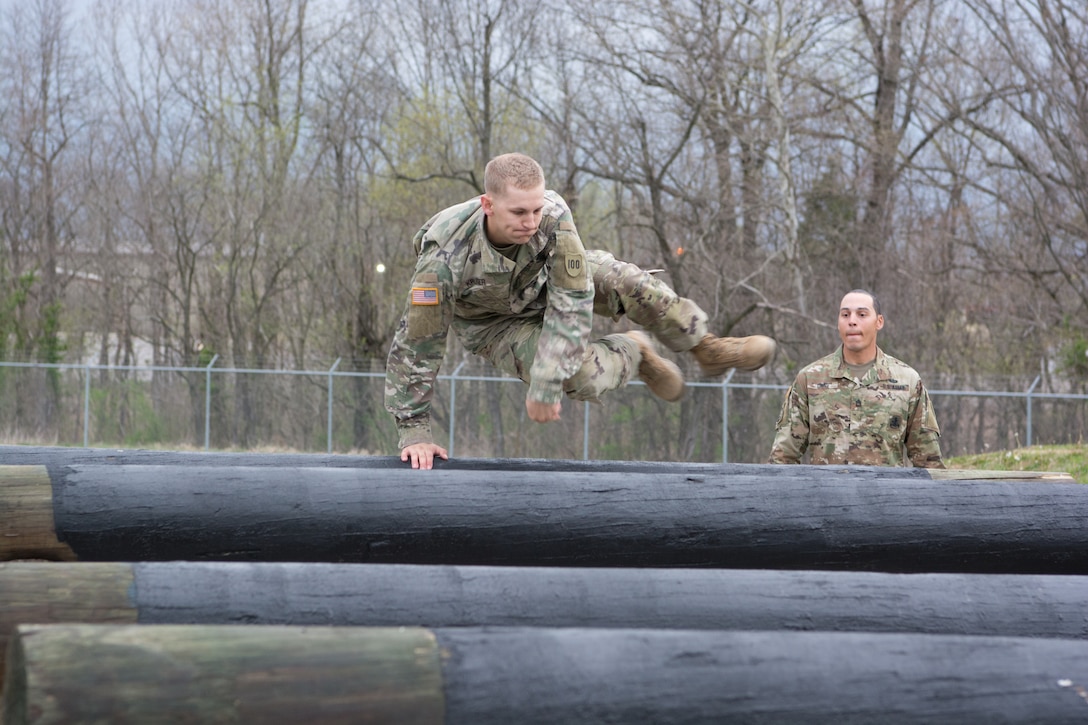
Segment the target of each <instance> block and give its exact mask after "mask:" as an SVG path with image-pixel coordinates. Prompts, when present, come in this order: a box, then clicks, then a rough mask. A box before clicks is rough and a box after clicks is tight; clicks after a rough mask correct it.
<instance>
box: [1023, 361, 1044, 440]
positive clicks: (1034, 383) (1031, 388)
mask: <svg viewBox="0 0 1088 725" xmlns="http://www.w3.org/2000/svg"><path fill="white" fill-rule="evenodd" d="M1041 379H1042V376H1041V375H1036V376H1035V380H1033V381H1032V383H1031V387H1030V388H1028V392H1027V396H1028V441H1027V443H1028V448H1031V394H1032V393H1033V392H1035V386H1036V385H1038V384H1039V381H1040V380H1041Z"/></svg>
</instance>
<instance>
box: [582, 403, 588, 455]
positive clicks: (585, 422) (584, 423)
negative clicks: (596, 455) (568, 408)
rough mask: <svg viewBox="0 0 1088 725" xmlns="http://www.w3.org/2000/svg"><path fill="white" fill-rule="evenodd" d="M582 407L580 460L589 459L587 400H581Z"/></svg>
mask: <svg viewBox="0 0 1088 725" xmlns="http://www.w3.org/2000/svg"><path fill="white" fill-rule="evenodd" d="M582 405H583V407H584V411H583V416H582V460H583V461H588V460H589V401H588V400H586V401H583V402H582Z"/></svg>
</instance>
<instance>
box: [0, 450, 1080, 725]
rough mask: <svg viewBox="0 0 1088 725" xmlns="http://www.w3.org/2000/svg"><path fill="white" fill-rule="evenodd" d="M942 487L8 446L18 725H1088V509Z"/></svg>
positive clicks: (5, 709) (990, 487)
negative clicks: (838, 723) (422, 467)
mask: <svg viewBox="0 0 1088 725" xmlns="http://www.w3.org/2000/svg"><path fill="white" fill-rule="evenodd" d="M936 473H937V475H938V476H939V477H940V478H939V480H934V477H933V475H934V472H931V471H927V470H923V469H890V468H869V467H815V466H788V467H779V466H758V465H750V464H694V463H686V464H671V463H653V462H615V461H575V462H572V461H545V460H524V459H516V460H506V459H499V460H476V459H457V460H455V461H449V462H439V463H438V466H437V467H436V469H435V470H434V471H427V472H420V471H412V470H410V469H408V468H407V467H406V466H405V464H403V463H402V462H401V461H400V460H399V458H396V457H351V456H322V455H320V454H300V455H294V454H272V455H267V456H266V455H257V454H207V453H188V454H185V453H182V454H178V453H173V452H158V451H112V450H106V449H59V448H50V449H30V448H13V447H2V446H0V562H3V561H8V562H9V563H6V564H5V563H0V648H2V647H3V645H4V640H7V639H10V643H9V644H10V646H9V647H8V649H7V651H8V652H9V653H10V654H9V656H8V659H7V660H5V659H4V658H3V657H0V671H2V670H3V669H4V668H5V666H6V673H4V675H3V677H4V681H5V683H6V684H5V686H4V690H3V691H2V693H0V700H2V701H0V715H2V719H0V722H4V723H23V722H31V721H33V722H35V723H45V722H61V721H64V722H68V721H81V722H84V721H88V722H94V721H98V722H121V721H127V722H177V721H199V722H238V721H241V722H268V723H277V722H288V721H290V722H308V723H325V722H360V721H370V722H397V723H400V722H445V723H459V722H471V723H490V722H519V723H532V722H549V723H552V722H565V723H579V722H618V721H629V722H659V723H679V722H721V721H734V720H735V721H740V722H821V723H822V722H827V721H829V720H843V721H845V722H890V723H895V722H926V723H934V722H937V723H939V722H950V723H951V722H955V723H960V722H991V721H993V722H1074V721H1076V722H1080V721H1083V719H1084V717H1085V714H1086V713H1088V688H1086V683H1088V673H1086V672H1085V667H1086V664H1085V663H1086V662H1088V657H1086V656H1085V655H1086V654H1088V653H1086V652H1085V647H1086V646H1088V607H1086V606H1085V605H1084V602H1085V601H1088V577H1086V576H1085V575H1088V544H1086V541H1088V526H1086V525H1085V524H1086V523H1088V506H1086V502H1088V487H1086V486H1083V485H1078V484H1074V483H1072V482H1071V479H1070V478H1069V477H1068V476H1067V475H1065V474H1047V473H1043V474H1032V473H1019V472H1013V473H1008V472H996V473H994V472H967V471H947V472H936ZM40 560H52V561H40ZM66 562H78V563H66ZM118 562H121V563H118ZM126 562H127V563H126ZM646 567H650V568H646ZM817 569H818V570H819V571H816V570H817ZM61 622H67V623H68V624H59V623H61ZM17 625H18V628H17V629H16V626H17ZM300 625H301V626H300Z"/></svg>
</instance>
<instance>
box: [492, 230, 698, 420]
mask: <svg viewBox="0 0 1088 725" xmlns="http://www.w3.org/2000/svg"><path fill="white" fill-rule="evenodd" d="M586 260H587V262H588V263H589V269H590V272H591V273H592V275H593V285H594V290H595V293H594V298H593V312H594V314H595V315H599V316H603V317H610V318H612V319H613V320H619V319H620V317H623V316H626V317H627V319H629V320H631V321H632V322H634V323H636V324H638V325H641V326H642V327H643V328H645V329H646V331H647V332H649V333H651V334H652V335H654V337H656V338H657V339H658V340H659V341H660V342H661V344H662V345H664V346H665V347H667V348H668V349H670V350H672V351H674V352H682V351H685V350H690V349H691V348H693V347H695V345H696V344H698V342H699V341H700V340H701V339H702V338H703V336H704V335H705V334H706V333H707V316H706V313H705V312H703V310H702V309H700V308H699V306H698V305H696V304H695V303H694V302H692V301H691V300H689V299H687V298H684V297H680V296H679V295H677V294H676V292H675V291H673V289H672V288H671V287H669V286H668V285H667V284H665V282H663V281H661V280H660V279H658V278H657V277H655V276H654V275H652V274H650V273H649V272H646V271H645V270H643V269H642V268H640V267H638V266H636V265H634V264H630V263H628V262H621V261H619V260H617V259H616V258H615V257H613V256H612V255H611V254H609V253H608V252H603V251H600V250H595V249H590V250H586ZM540 332H541V324H540V320H539V319H531V320H517V319H513V320H509V321H508V323H504V327H503V328H502V329H500V330H497V331H496V330H494V329H492V330H490V331H489V335H488V337H489V339H488V343H487V344H486V345H485V346H484V347H483V348H482V349H480V350H479V351H478V352H479V353H480V354H481V355H483V356H484V357H486V358H487V359H488V360H489V361H491V364H493V365H494V366H495V367H497V368H498V369H499V370H502V371H503V372H505V373H507V374H510V375H516V376H518V377H519V378H521V379H522V380H524V381H525V382H529V370H530V369H531V368H532V365H533V358H534V356H535V355H536V346H537V341H538V340H539V338H540ZM641 360H642V355H641V353H640V352H639V349H638V344H637V343H636V342H635V341H634V340H632V339H631V338H630V337H627V336H626V335H623V334H612V335H606V336H604V337H601V338H598V339H595V340H593V341H591V342H590V343H589V345H587V346H586V351H585V354H584V356H583V358H582V366H581V367H580V368H579V370H578V372H576V373H575V374H574V375H572V376H571V377H570V378H568V379H567V380H565V381H564V382H563V390H564V392H565V393H566V394H567V395H568V396H569V397H571V398H573V399H575V400H596V399H597V398H598V397H599V396H600V395H601V394H602V393H605V392H607V391H609V390H615V389H616V388H619V387H622V386H623V385H626V384H627V383H628V381H630V380H631V378H632V377H634V376H635V375H637V373H638V365H639V362H640V361H641Z"/></svg>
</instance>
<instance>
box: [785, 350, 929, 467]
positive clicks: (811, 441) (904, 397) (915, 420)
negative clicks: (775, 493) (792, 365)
mask: <svg viewBox="0 0 1088 725" xmlns="http://www.w3.org/2000/svg"><path fill="white" fill-rule="evenodd" d="M940 437H941V432H940V430H939V429H938V427H937V419H936V416H934V414H933V405H932V403H931V402H930V400H929V393H928V392H927V391H926V389H925V386H924V385H922V380H921V378H920V377H919V376H918V373H917V372H915V370H914V369H913V368H911V367H910V366H909V365H907V364H905V363H903V362H901V361H899V360H896V359H895V358H894V357H891V356H890V355H885V354H884V351H883V350H880V349H879V348H878V349H877V353H876V363H875V364H874V365H873V367H872V369H870V370H869V372H868V373H866V374H865V376H864V377H863V378H861V379H860V380H859V379H857V378H854V377H852V375H851V373H850V369H849V368H848V367H847V366H846V364H845V362H844V361H843V357H842V347H841V346H840V347H839V349H838V350H836V351H835V352H834V353H832V354H830V355H828V356H827V357H824V358H821V359H820V360H817V361H816V362H814V363H812V364H811V365H809V366H808V367H806V368H804V369H803V370H801V372H800V373H798V374H797V379H796V380H795V381H794V383H793V385H792V386H791V387H790V389H789V392H787V393H786V400H785V402H784V403H783V404H782V412H781V414H780V415H779V416H778V425H777V430H776V432H775V438H774V446H773V447H772V449H771V457H770V462H771V463H800V462H801V457H802V456H803V455H804V453H805V451H806V450H809V451H811V453H810V456H811V457H810V461H811V462H812V463H824V464H844V463H846V464H857V465H868V466H902V465H905V462H904V457H903V452H904V449H905V450H906V457H907V459H909V461H910V462H911V463H912V464H913V465H915V466H919V467H924V468H944V463H943V461H942V460H941V446H940Z"/></svg>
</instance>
